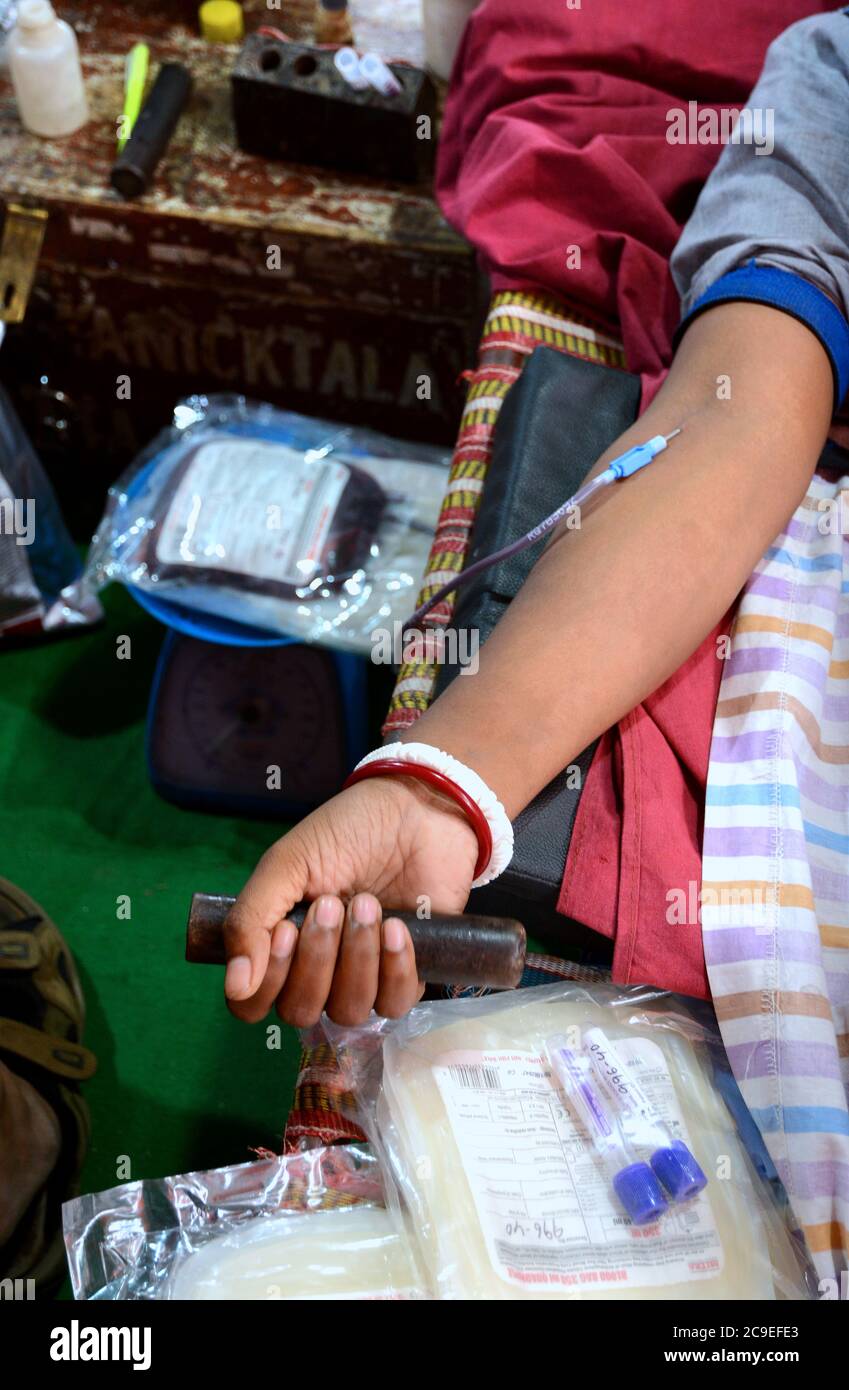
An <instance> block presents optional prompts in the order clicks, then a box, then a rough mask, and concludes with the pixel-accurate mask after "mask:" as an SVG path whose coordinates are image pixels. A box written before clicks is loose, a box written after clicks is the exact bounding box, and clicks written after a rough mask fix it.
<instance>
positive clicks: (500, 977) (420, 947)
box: [186, 893, 527, 989]
mask: <svg viewBox="0 0 849 1390" xmlns="http://www.w3.org/2000/svg"><path fill="white" fill-rule="evenodd" d="M235 901H236V900H235V898H225V897H221V896H219V895H218V894H216V893H195V894H194V896H193V898H192V906H191V909H190V911H189V920H188V924H187V927H186V960H188V961H192V962H194V963H196V964H199V965H223V964H224V962H225V960H226V956H225V953H224V923H225V921H226V919H227V915H228V913H229V911H230V909H231V907H232V906H233V904H234V902H235ZM308 907H309V904H308V903H299V904H298V906H297V907H295V908H293V910H292V911H291V912H290V913H289V914H288V918H287V920H289V921H292V922H294V923H295V925H296V926H297V927H300V926H301V925H302V923H303V920H304V917H305V916H306V912H307V908H308ZM384 916H385V917H400V918H401V921H402V922H404V923H406V925H407V928H408V930H409V933H410V936H411V938H412V941H413V947H414V949H415V952H416V966H417V968H418V973H419V979H420V980H424V981H426V982H428V983H430V984H441V985H488V986H490V988H492V989H515V987H516V985H518V983H519V981H520V980H521V978H522V971H523V970H524V968H525V950H526V948H527V941H526V937H525V928H524V927H523V926H522V924H521V922H514V921H512V920H511V919H510V918H506V917H469V916H456V917H449V916H444V917H431V918H429V919H428V920H426V921H422V920H420V919H419V918H418V917H417V916H416V914H415V913H414V912H396V911H395V909H394V908H385V909H384Z"/></svg>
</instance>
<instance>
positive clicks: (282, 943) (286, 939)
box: [227, 922, 298, 1023]
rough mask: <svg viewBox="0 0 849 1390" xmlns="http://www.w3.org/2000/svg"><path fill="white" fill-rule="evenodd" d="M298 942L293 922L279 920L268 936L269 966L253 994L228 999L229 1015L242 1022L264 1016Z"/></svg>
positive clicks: (282, 982)
mask: <svg viewBox="0 0 849 1390" xmlns="http://www.w3.org/2000/svg"><path fill="white" fill-rule="evenodd" d="M297 943H298V928H297V927H296V926H295V923H294V922H280V923H278V925H277V926H276V927H275V928H274V931H273V932H272V933H271V937H270V939H269V956H268V969H267V970H266V972H265V976H264V978H263V980H262V982H261V984H260V986H259V989H258V990H257V991H256V993H255V994H252V995H251V996H250V997H249V998H247V999H229V998H228V1000H227V1007H228V1009H229V1010H230V1012H231V1014H235V1016H236V1018H240V1019H241V1020H242V1022H243V1023H259V1021H260V1019H261V1018H265V1016H266V1014H267V1013H268V1011H269V1009H270V1008H271V1006H272V1004H273V1003H274V1001H275V999H276V998H277V996H278V994H279V993H280V991H281V989H282V988H283V986H284V984H285V983H286V977H287V975H288V974H289V969H290V967H291V964H292V957H293V955H294V953H295V947H296V945H297Z"/></svg>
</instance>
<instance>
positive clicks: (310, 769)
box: [148, 634, 348, 815]
mask: <svg viewBox="0 0 849 1390" xmlns="http://www.w3.org/2000/svg"><path fill="white" fill-rule="evenodd" d="M341 702H342V691H341V687H340V680H339V674H338V669H337V663H336V660H335V658H334V655H333V653H332V652H328V651H325V650H323V649H321V648H318V647H306V646H303V645H301V644H299V643H298V644H293V645H291V646H287V647H260V648H245V647H229V646H221V645H218V644H216V643H212V642H202V641H200V640H198V639H197V638H194V637H184V636H177V635H176V634H170V635H169V637H168V638H167V639H166V644H165V647H164V648H163V653H162V656H161V658H160V666H159V671H158V675H157V681H156V685H155V688H154V695H153V699H152V702H151V709H150V713H149V724H148V757H149V762H150V769H151V776H152V778H153V782H154V785H155V786H156V788H157V790H158V791H160V792H161V793H162V794H163V795H164V796H166V797H168V799H169V800H174V801H180V802H186V803H193V804H197V803H198V802H199V801H202V802H204V803H207V804H214V805H215V807H216V808H217V809H221V810H232V811H236V812H238V811H240V810H248V811H255V812H257V813H259V814H266V815H276V814H286V812H287V810H288V809H289V808H291V807H293V806H296V807H298V808H304V807H309V806H312V805H318V804H319V803H320V802H322V801H325V800H327V798H328V797H330V796H333V795H334V793H335V792H337V791H338V790H339V787H340V786H341V784H342V782H343V780H344V778H345V776H346V773H347V771H348V748H347V741H346V736H345V721H344V715H343V709H342V703H341ZM276 767H279V769H280V775H279V779H277V780H279V787H277V786H275V785H274V781H275V775H274V772H273V769H274V768H276ZM269 768H271V769H272V772H271V773H269ZM269 780H270V781H271V782H272V785H271V786H269Z"/></svg>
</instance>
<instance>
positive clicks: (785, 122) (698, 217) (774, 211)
mask: <svg viewBox="0 0 849 1390" xmlns="http://www.w3.org/2000/svg"><path fill="white" fill-rule="evenodd" d="M745 110H746V111H748V112H749V113H750V117H749V118H747V117H746V116H745V113H744V116H743V124H742V127H741V128H740V129H739V130H738V133H737V138H738V139H739V140H740V143H735V144H727V145H726V146H725V148H724V150H723V152H722V155H721V157H720V159H719V162H718V163H717V165H716V168H715V169H714V171H713V173H712V174H711V176H710V178H709V179H708V181H707V183H706V184H705V187H704V189H703V190H702V193H701V196H700V198H699V200H698V203H697V204H696V207H695V210H694V212H693V215H692V217H691V218H690V221H689V222H688V224H687V226H686V227H685V229H684V232H683V233H682V236H681V239H680V241H679V242H678V245H677V246H676V248H675V251H674V253H673V256H672V261H671V270H672V277H673V279H674V281H675V286H676V288H677V290H678V293H679V294H680V296H681V307H682V315H683V316H684V317H686V316H687V315H688V314H689V313H690V311H691V310H692V308H693V305H694V304H695V303H696V301H697V300H698V299H699V298H700V297H701V295H703V294H704V292H705V291H706V290H707V289H708V288H709V287H710V286H711V285H713V284H714V283H715V282H716V281H717V280H719V279H720V278H721V277H722V276H723V275H726V274H728V272H730V271H732V270H736V269H737V268H738V267H740V266H743V265H744V264H746V263H747V262H749V261H751V260H754V261H755V262H756V263H757V265H759V266H772V267H774V268H775V269H778V270H785V271H791V272H793V273H794V274H796V275H799V276H801V277H803V278H804V279H805V280H806V281H808V283H809V284H813V285H814V286H816V288H817V289H819V290H822V291H823V293H824V294H826V295H827V296H828V297H829V299H830V300H831V301H832V302H833V303H834V304H836V305H837V307H838V308H839V309H840V311H841V313H842V314H843V315H844V316H847V317H849V13H847V12H846V11H843V10H837V11H835V12H833V13H831V14H825V15H815V16H813V17H812V18H810V19H803V20H802V21H800V23H798V24H794V25H792V26H791V28H789V29H787V30H786V31H785V32H784V33H783V34H782V35H780V37H779V38H777V39H776V40H775V41H774V43H772V44H771V45H770V47H769V50H768V52H767V56H766V62H765V65H764V69H763V72H762V74H761V76H760V78H759V80H758V83H757V85H756V87H755V89H754V91H753V92H752V95H751V97H750V98H749V100H748V102H747V105H746V108H745ZM747 119H749V120H750V122H751V123H750V124H749V125H748V126H747V124H746V122H747ZM746 135H748V136H750V143H744V139H745V137H746ZM771 146H772V148H771Z"/></svg>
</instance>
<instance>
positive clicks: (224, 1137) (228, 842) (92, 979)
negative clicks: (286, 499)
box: [0, 587, 298, 1192]
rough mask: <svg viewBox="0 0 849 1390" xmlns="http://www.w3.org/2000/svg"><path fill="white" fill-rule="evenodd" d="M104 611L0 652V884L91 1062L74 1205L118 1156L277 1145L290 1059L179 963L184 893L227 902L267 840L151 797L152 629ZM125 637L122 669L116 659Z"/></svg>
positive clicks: (141, 1170) (130, 615)
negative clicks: (57, 936)
mask: <svg viewBox="0 0 849 1390" xmlns="http://www.w3.org/2000/svg"><path fill="white" fill-rule="evenodd" d="M105 600H106V607H107V621H106V625H105V626H104V627H101V628H99V629H98V630H96V631H94V632H91V633H87V634H85V635H83V636H78V637H75V638H73V639H68V640H62V641H57V642H54V643H51V644H49V645H46V646H39V647H37V648H30V649H27V650H17V651H2V652H0V721H2V722H0V729H2V737H0V847H2V851H1V852H0V873H2V874H3V876H4V877H6V878H9V879H11V880H12V881H13V882H15V883H17V884H19V885H20V886H21V887H22V888H24V889H25V890H26V892H28V893H29V894H30V895H31V896H32V897H34V898H35V899H36V900H37V901H38V902H40V903H41V904H42V906H43V907H44V908H45V910H46V911H47V912H48V913H49V914H50V916H51V917H52V918H53V919H54V921H55V922H56V924H57V925H58V927H59V929H60V931H61V932H62V933H63V934H64V936H65V938H66V940H67V941H68V943H69V945H70V946H71V949H72V950H73V952H74V956H75V958H76V960H77V964H78V966H79V969H80V974H81V977H82V981H83V988H84V990H85V996H86V1002H87V1006H88V1024H87V1029H86V1038H85V1041H86V1043H87V1044H88V1046H89V1047H90V1048H92V1050H93V1051H94V1052H95V1053H96V1054H97V1057H98V1059H99V1067H98V1071H97V1075H96V1076H95V1077H94V1078H93V1080H92V1081H90V1082H89V1083H88V1084H87V1085H86V1087H85V1094H86V1096H87V1098H88V1102H89V1105H90V1107H91V1112H92V1122H93V1136H92V1144H91V1150H90V1152H89V1156H88V1161H87V1163H86V1167H85V1170H84V1173H83V1179H82V1190H83V1191H85V1192H91V1191H96V1190H99V1189H102V1188H107V1187H112V1186H114V1185H115V1183H116V1182H117V1181H119V1178H118V1177H117V1176H116V1175H117V1173H118V1171H119V1168H120V1165H122V1164H123V1165H124V1168H123V1170H122V1171H124V1172H126V1165H127V1161H128V1160H129V1165H130V1175H131V1176H132V1178H134V1179H135V1178H146V1177H158V1176H162V1175H165V1174H171V1173H180V1172H185V1171H187V1170H191V1169H202V1168H208V1167H217V1166H219V1165H221V1164H228V1163H239V1162H243V1161H245V1160H247V1159H249V1158H250V1157H251V1154H250V1148H251V1146H254V1145H267V1146H268V1147H270V1148H274V1149H279V1147H280V1138H281V1134H282V1131H283V1126H284V1123H285V1119H286V1114H287V1111H288V1108H289V1104H290V1100H291V1095H292V1088H293V1083H294V1079H295V1073H296V1067H297V1060H298V1047H297V1037H296V1034H295V1033H294V1031H293V1030H292V1029H289V1028H285V1029H284V1036H283V1046H282V1048H281V1050H279V1051H269V1049H268V1048H267V1046H266V1033H265V1025H263V1024H260V1025H257V1026H255V1027H248V1026H247V1025H245V1024H242V1023H239V1022H237V1021H236V1020H235V1019H234V1018H232V1017H231V1016H230V1014H229V1013H228V1012H227V1010H226V1008H225V1007H224V1004H223V1000H222V993H221V985H222V974H221V971H220V970H219V969H215V968H213V967H209V966H197V965H195V966H190V965H187V964H186V963H185V962H184V960H183V949H184V932H185V922H186V912H187V909H188V905H189V900H190V898H191V895H192V892H193V891H195V890H197V889H204V890H206V891H210V892H224V893H228V892H229V893H235V892H237V891H238V889H239V888H240V887H241V886H242V884H243V883H244V880H245V878H246V876H247V874H248V873H249V871H250V870H251V868H252V867H253V865H254V863H255V862H256V860H257V858H258V857H259V855H260V853H261V852H262V850H263V849H264V848H265V847H266V846H267V845H268V844H269V843H270V842H271V841H272V840H273V839H275V838H276V837H277V835H278V834H279V833H280V830H279V828H278V827H277V826H275V825H274V824H271V823H269V822H258V821H253V822H252V821H247V820H235V819H230V818H225V817H219V816H215V815H206V814H200V813H195V812H189V811H183V810H180V809H179V808H178V807H175V806H171V805H169V804H168V803H167V802H165V801H162V800H161V799H160V798H159V797H158V796H157V795H156V794H155V793H154V791H153V789H152V787H151V785H150V783H149V781H148V777H147V771H146V766H145V758H144V726H145V712H146V707H147V698H148V692H149V690H150V684H151V679H152V676H153V670H154V666H155V663H156V657H157V653H158V650H159V646H160V642H161V639H162V628H161V627H159V625H158V624H156V623H155V622H153V621H152V620H151V619H150V618H148V617H147V616H146V615H145V614H144V613H142V612H141V610H140V609H138V608H137V607H136V605H135V603H134V602H133V601H132V600H131V599H130V598H129V597H128V595H127V594H126V593H124V591H122V590H121V589H118V588H117V587H115V588H112V589H110V590H109V591H108V592H107V593H106V595H105ZM122 634H126V635H128V636H129V637H130V638H131V642H132V657H131V659H130V660H118V659H117V657H116V638H117V637H118V636H119V635H122ZM122 894H127V895H128V896H129V898H130V900H131V912H132V916H131V919H130V920H129V921H121V920H119V919H118V916H117V899H118V898H119V896H120V895H122ZM271 1021H273V1019H270V1020H269V1022H271Z"/></svg>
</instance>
